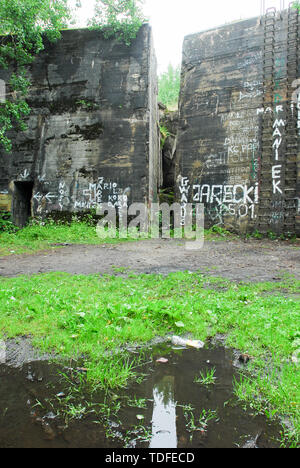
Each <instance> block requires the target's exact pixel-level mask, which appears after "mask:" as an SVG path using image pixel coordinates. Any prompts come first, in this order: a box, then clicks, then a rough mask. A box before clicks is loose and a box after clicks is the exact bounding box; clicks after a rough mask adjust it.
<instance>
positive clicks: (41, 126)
mask: <svg viewBox="0 0 300 468" xmlns="http://www.w3.org/2000/svg"><path fill="white" fill-rule="evenodd" d="M30 75H31V79H32V87H31V90H30V95H29V99H28V100H29V104H30V106H31V108H32V113H31V115H30V117H29V119H28V130H27V131H25V132H20V133H18V134H13V135H12V136H13V143H14V145H13V154H12V155H7V154H4V152H3V151H2V152H1V153H0V192H1V193H2V197H3V200H4V198H5V197H6V198H5V200H7V198H9V196H10V197H11V198H12V206H13V211H14V217H15V218H18V210H19V207H20V193H19V195H18V194H16V183H17V182H21V183H22V182H28V183H31V184H32V190H33V193H32V201H31V212H32V214H33V215H34V216H37V215H47V214H48V213H50V212H82V211H86V210H90V209H93V208H96V205H97V203H100V202H111V203H112V204H113V205H117V206H118V205H120V204H122V203H129V202H132V201H135V202H146V203H151V202H152V201H153V200H156V198H157V188H158V185H159V179H160V177H161V174H160V167H161V165H160V162H159V137H158V110H157V78H156V59H155V54H154V50H153V44H152V33H151V28H150V27H149V26H147V25H145V26H143V27H142V28H141V30H140V32H139V34H138V37H137V39H136V40H135V41H134V42H133V43H132V45H131V46H130V47H127V46H125V45H122V44H121V43H120V42H117V41H114V40H105V39H104V38H103V37H102V35H101V34H100V33H99V32H97V31H89V30H84V29H83V30H69V31H64V32H63V33H62V39H61V40H60V41H59V42H57V43H56V44H54V45H51V44H47V45H46V49H45V51H44V52H43V53H41V54H40V55H39V56H38V58H37V59H36V61H35V62H34V63H33V65H32V67H31V70H30ZM0 78H3V79H4V80H5V78H6V75H5V72H2V71H0ZM8 91H9V89H8ZM19 185H20V186H22V184H19ZM24 187H25V188H26V186H24ZM27 188H28V190H29V189H30V184H29V185H28V186H27ZM7 192H8V193H7ZM0 203H1V200H0ZM2 206H4V202H2ZM0 208H1V206H0Z"/></svg>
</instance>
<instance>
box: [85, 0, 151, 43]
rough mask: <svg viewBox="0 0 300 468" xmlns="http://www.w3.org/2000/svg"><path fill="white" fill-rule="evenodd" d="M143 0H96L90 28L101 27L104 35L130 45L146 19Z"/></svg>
mask: <svg viewBox="0 0 300 468" xmlns="http://www.w3.org/2000/svg"><path fill="white" fill-rule="evenodd" d="M143 3H144V2H143V0H97V1H96V7H95V15H94V17H93V19H92V20H91V21H90V22H89V24H90V26H91V27H92V28H99V29H102V30H103V32H104V35H105V37H107V38H110V37H117V38H118V39H119V40H121V41H123V42H125V44H127V45H130V43H131V41H132V40H133V39H134V38H135V37H136V35H137V33H138V31H139V29H140V27H141V26H142V24H143V23H144V22H145V21H146V18H145V17H144V14H143V12H142V4H143Z"/></svg>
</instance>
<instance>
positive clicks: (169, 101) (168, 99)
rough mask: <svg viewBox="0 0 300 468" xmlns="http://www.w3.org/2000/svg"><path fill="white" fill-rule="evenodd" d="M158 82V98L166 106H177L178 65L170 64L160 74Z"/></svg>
mask: <svg viewBox="0 0 300 468" xmlns="http://www.w3.org/2000/svg"><path fill="white" fill-rule="evenodd" d="M158 84H159V86H158V89H159V91H158V100H159V101H160V102H162V103H163V104H164V105H165V106H167V107H168V108H174V107H178V98H179V92H180V67H177V68H174V67H173V66H172V65H171V64H170V65H169V67H168V71H167V72H165V73H162V74H161V75H160V77H159V82H158Z"/></svg>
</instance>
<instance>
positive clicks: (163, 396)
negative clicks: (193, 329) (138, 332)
mask: <svg viewBox="0 0 300 468" xmlns="http://www.w3.org/2000/svg"><path fill="white" fill-rule="evenodd" d="M160 356H164V357H165V358H167V362H166V363H165V364H162V363H157V362H156V361H157V359H158V358H159V357H160ZM233 360H234V355H233V352H232V351H231V350H228V349H225V348H222V347H221V348H213V349H202V350H193V349H181V350H180V349H177V350H176V349H172V348H170V346H168V345H167V344H165V345H160V346H158V347H155V348H153V349H151V350H149V359H148V356H147V364H145V366H142V367H141V373H143V375H145V376H146V378H145V379H144V380H143V381H142V383H140V382H138V381H135V382H131V385H130V386H129V387H128V388H126V389H123V390H121V391H119V392H118V393H112V394H111V395H110V397H109V399H107V398H106V397H105V395H104V394H103V393H101V392H99V394H98V393H95V394H93V395H90V394H89V393H87V394H81V393H78V388H77V386H78V383H77V376H78V375H79V374H78V372H77V373H76V369H77V370H78V369H81V367H82V366H80V367H79V368H77V365H78V364H79V363H77V364H76V363H75V362H74V363H72V368H71V369H70V367H69V366H70V364H69V363H68V367H66V368H62V366H60V365H56V364H53V363H52V364H51V363H48V362H46V361H45V362H31V363H30V364H24V365H23V366H22V367H21V368H20V369H14V368H12V367H11V366H8V365H5V364H0V447H1V448H4V447H18V448H23V447H25V448H32V447H34V448H67V447H69V448H72V447H74V448H122V447H128V448H137V447H142V448H152V449H162V448H185V449H188V448H236V447H243V446H247V447H248V446H251V447H252V446H258V447H259V448H271V447H278V446H279V444H278V442H277V440H278V438H279V436H280V431H281V430H282V427H281V426H279V425H278V424H276V423H274V422H270V421H268V420H266V418H265V417H264V416H261V415H255V414H253V412H251V411H248V412H247V411H244V409H243V407H242V406H241V405H240V404H239V402H238V401H237V399H236V398H235V396H234V394H233V387H232V382H233V380H234V379H238V378H239V375H238V373H237V371H236V370H235V369H234V367H233V365H232V363H233ZM149 361H150V363H149ZM67 369H68V370H67ZM212 369H215V377H216V379H215V381H214V384H213V385H209V386H205V385H202V384H199V383H197V382H195V377H196V376H199V372H204V373H205V372H208V371H211V370H212ZM62 371H63V373H64V374H66V375H67V376H68V378H69V380H66V379H63V378H62V377H61V375H60V374H59V373H60V372H62ZM80 375H81V374H80ZM72 382H73V383H72ZM78 382H79V381H78ZM70 383H72V385H71V384H70ZM70 385H71V386H70ZM129 402H130V404H129ZM212 415H216V416H215V417H213V418H212V417H211V416H212Z"/></svg>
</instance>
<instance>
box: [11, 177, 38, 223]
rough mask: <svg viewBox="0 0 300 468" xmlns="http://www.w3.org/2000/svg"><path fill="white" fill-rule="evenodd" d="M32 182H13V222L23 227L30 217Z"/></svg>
mask: <svg viewBox="0 0 300 468" xmlns="http://www.w3.org/2000/svg"><path fill="white" fill-rule="evenodd" d="M32 194H33V182H15V187H14V201H13V221H14V223H15V224H16V226H19V227H24V226H26V224H27V223H28V220H29V218H30V216H31V201H32Z"/></svg>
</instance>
